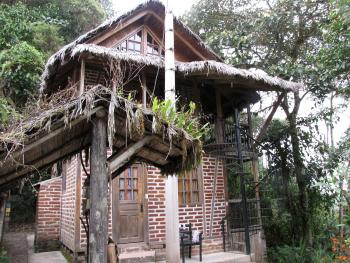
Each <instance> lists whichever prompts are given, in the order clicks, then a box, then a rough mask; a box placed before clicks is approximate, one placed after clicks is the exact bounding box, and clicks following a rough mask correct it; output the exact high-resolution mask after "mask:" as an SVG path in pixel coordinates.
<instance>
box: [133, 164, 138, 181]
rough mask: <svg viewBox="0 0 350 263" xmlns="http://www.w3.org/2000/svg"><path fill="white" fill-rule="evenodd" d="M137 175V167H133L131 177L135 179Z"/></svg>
mask: <svg viewBox="0 0 350 263" xmlns="http://www.w3.org/2000/svg"><path fill="white" fill-rule="evenodd" d="M137 175H138V174H137V167H134V168H133V175H132V176H133V177H134V178H137Z"/></svg>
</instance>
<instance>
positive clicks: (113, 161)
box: [108, 136, 153, 173]
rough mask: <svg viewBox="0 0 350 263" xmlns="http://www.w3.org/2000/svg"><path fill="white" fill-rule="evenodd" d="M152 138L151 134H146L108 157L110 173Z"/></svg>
mask: <svg viewBox="0 0 350 263" xmlns="http://www.w3.org/2000/svg"><path fill="white" fill-rule="evenodd" d="M152 139H153V136H146V137H144V138H143V139H141V140H140V141H138V142H136V143H134V144H132V145H130V146H128V147H127V148H125V150H124V151H122V152H121V153H119V154H115V155H112V156H111V157H109V158H108V169H109V171H110V172H111V173H113V172H114V171H116V170H118V169H119V168H120V167H122V166H123V165H124V164H125V163H126V162H128V161H129V159H130V158H131V157H133V156H134V155H135V154H136V153H137V152H138V151H139V150H141V148H142V147H143V146H145V145H146V144H147V143H149V142H150V141H151V140H152Z"/></svg>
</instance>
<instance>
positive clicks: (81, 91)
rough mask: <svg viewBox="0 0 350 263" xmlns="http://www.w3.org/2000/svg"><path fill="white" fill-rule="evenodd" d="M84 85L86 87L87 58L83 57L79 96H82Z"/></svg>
mask: <svg viewBox="0 0 350 263" xmlns="http://www.w3.org/2000/svg"><path fill="white" fill-rule="evenodd" d="M84 87H85V60H84V59H83V60H82V61H81V66H80V82H79V91H78V96H81V94H83V92H84Z"/></svg>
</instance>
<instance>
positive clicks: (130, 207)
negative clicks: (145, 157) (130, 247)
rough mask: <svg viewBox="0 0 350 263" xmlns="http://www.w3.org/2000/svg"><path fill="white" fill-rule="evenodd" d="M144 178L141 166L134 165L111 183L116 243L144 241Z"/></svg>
mask: <svg viewBox="0 0 350 263" xmlns="http://www.w3.org/2000/svg"><path fill="white" fill-rule="evenodd" d="M144 177H145V176H144V170H143V166H142V165H141V164H136V165H132V166H131V167H129V168H128V169H126V170H125V171H124V172H122V173H121V174H120V175H119V176H118V177H117V178H116V179H115V180H114V182H113V183H114V191H113V210H114V211H115V212H113V239H114V240H116V242H117V243H131V242H142V241H143V239H144V222H143V221H144V212H143V210H144V209H143V205H144V204H143V201H144V198H143V197H144V181H145V178H144Z"/></svg>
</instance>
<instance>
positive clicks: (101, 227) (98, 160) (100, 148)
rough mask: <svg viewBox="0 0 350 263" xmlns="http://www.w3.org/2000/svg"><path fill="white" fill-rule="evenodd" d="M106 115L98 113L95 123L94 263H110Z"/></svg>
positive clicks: (92, 187)
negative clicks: (108, 251)
mask: <svg viewBox="0 0 350 263" xmlns="http://www.w3.org/2000/svg"><path fill="white" fill-rule="evenodd" d="M105 115H106V114H105V112H104V111H98V112H97V113H96V117H95V118H94V119H93V122H92V142H91V156H90V160H91V162H90V163H91V174H90V200H91V209H90V233H89V262H91V263H107V244H108V177H107V166H106V162H107V146H106V141H107V120H106V119H105Z"/></svg>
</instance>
